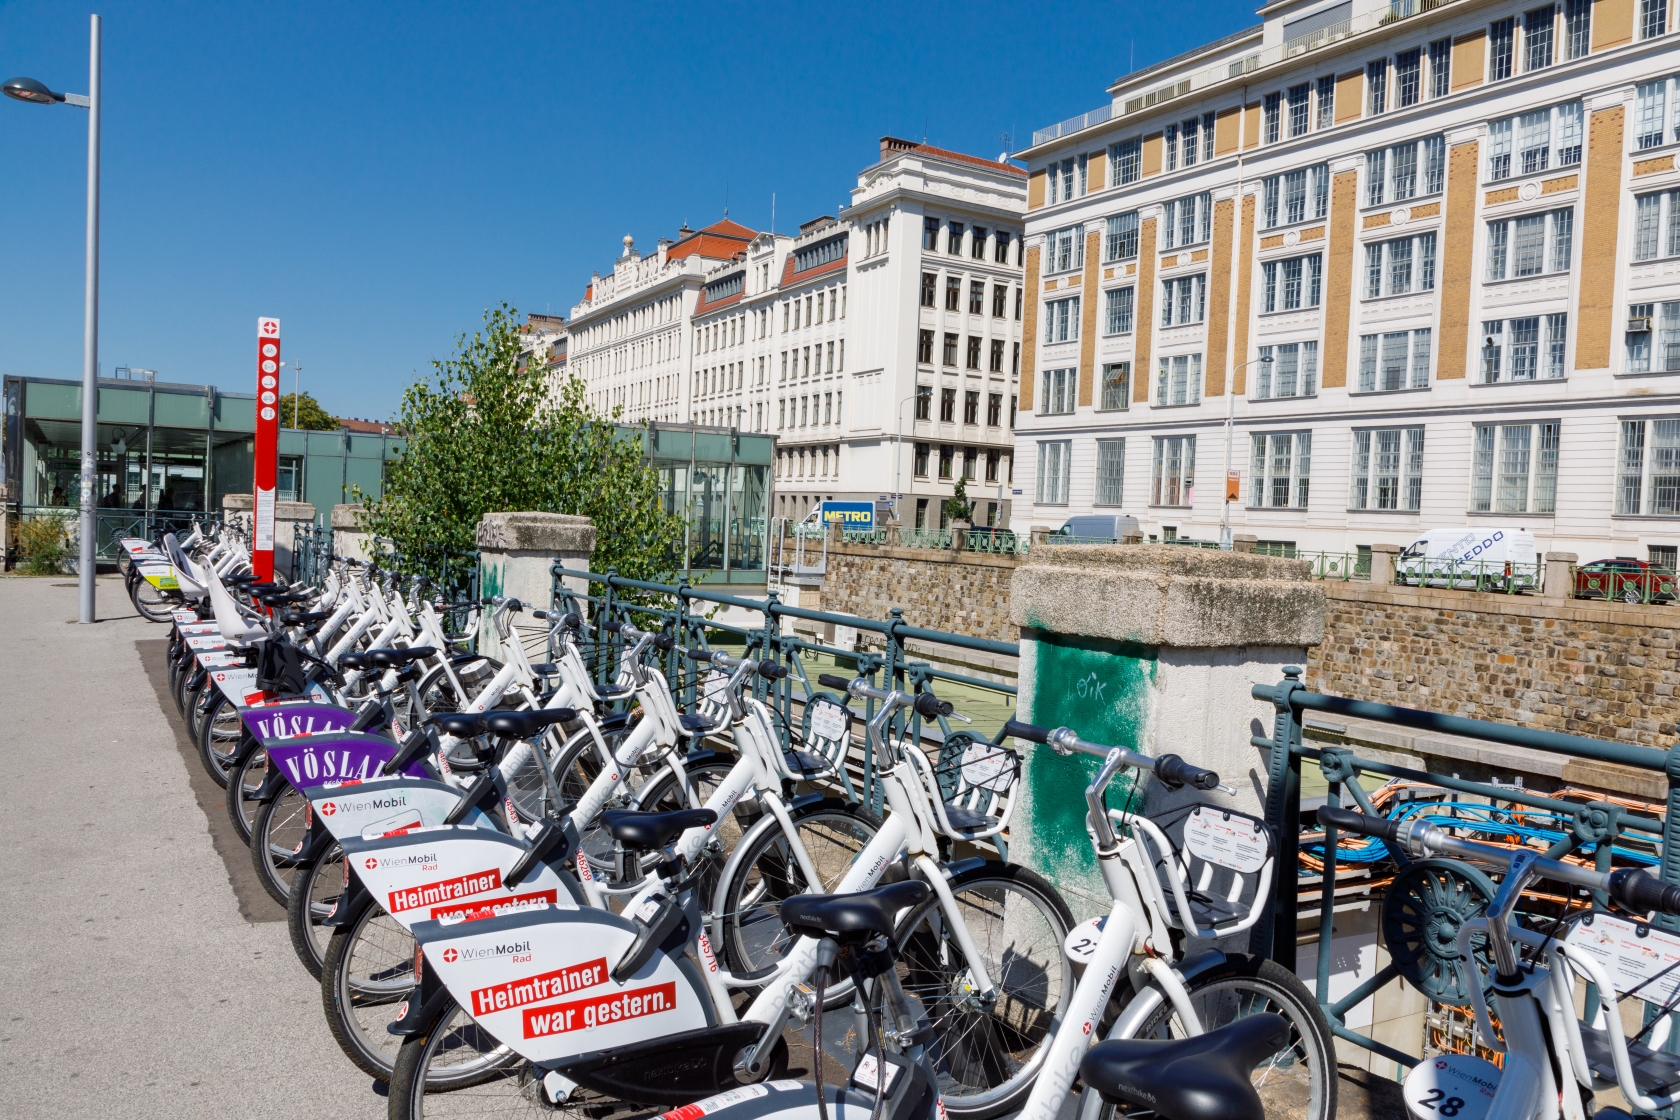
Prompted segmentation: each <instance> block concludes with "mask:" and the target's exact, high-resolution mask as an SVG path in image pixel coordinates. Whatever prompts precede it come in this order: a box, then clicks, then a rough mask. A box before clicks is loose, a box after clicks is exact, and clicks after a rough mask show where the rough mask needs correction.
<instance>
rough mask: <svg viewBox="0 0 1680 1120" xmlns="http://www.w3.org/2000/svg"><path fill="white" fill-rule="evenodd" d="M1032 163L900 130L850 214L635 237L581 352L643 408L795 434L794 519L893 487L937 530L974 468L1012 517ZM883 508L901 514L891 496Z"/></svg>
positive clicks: (588, 318)
mask: <svg viewBox="0 0 1680 1120" xmlns="http://www.w3.org/2000/svg"><path fill="white" fill-rule="evenodd" d="M1025 206H1026V173H1025V172H1024V171H1022V170H1021V169H1020V168H1017V167H1014V166H1011V165H1010V164H1008V163H1005V162H998V161H994V160H987V159H979V158H976V157H973V156H967V155H963V154H961V153H958V152H948V151H944V150H942V149H939V148H934V147H930V146H928V145H925V144H916V143H913V142H911V141H904V140H896V139H893V138H890V137H889V138H885V139H883V140H882V141H881V158H880V160H879V161H878V162H877V163H875V164H873V165H872V166H870V167H867V168H865V169H864V170H863V171H862V172H861V173H860V174H859V176H858V182H857V186H856V187H855V188H854V189H853V191H852V201H851V204H850V205H849V206H847V207H845V208H844V209H843V210H842V212H841V214H840V215H839V216H838V217H831V216H827V215H825V216H823V217H819V218H816V219H813V220H812V221H809V222H806V223H805V224H804V225H802V226H801V227H800V228H799V232H798V233H797V234H796V235H793V236H789V235H786V234H774V233H754V232H753V231H752V230H748V229H746V228H744V227H742V226H739V225H737V224H735V223H733V222H725V223H719V224H718V225H715V226H710V227H708V228H707V229H705V230H701V231H700V232H699V233H695V234H690V233H687V231H684V233H685V234H686V236H682V237H679V239H678V240H677V241H676V242H674V243H668V242H664V241H661V242H660V246H659V250H658V252H657V253H656V254H652V255H649V256H647V257H645V258H643V257H638V256H637V255H636V253H635V250H634V247H633V245H632V243H631V239H629V238H626V239H625V255H624V256H622V257H620V258H619V261H618V263H617V264H616V265H615V266H614V270H613V275H612V276H611V277H601V276H596V277H595V278H594V279H593V280H592V281H591V284H590V287H589V290H588V292H587V293H586V297H585V300H584V302H583V303H580V304H578V305H577V306H576V307H574V308H573V309H572V319H571V324H570V327H571V332H572V342H571V353H570V359H569V360H570V368H571V369H572V370H573V371H574V372H575V373H577V374H578V375H581V376H584V377H586V378H588V387H589V392H590V394H591V398H592V399H593V400H594V401H596V402H597V403H598V404H600V405H602V406H603V407H611V406H613V405H615V404H622V405H623V406H624V409H625V415H626V416H627V417H628V418H630V419H632V420H634V419H640V418H643V417H646V418H648V419H652V420H656V421H683V422H689V423H695V424H701V425H711V426H717V427H721V428H730V427H739V428H743V429H746V430H750V431H759V432H773V433H776V434H777V436H778V454H777V460H776V467H775V482H774V489H775V492H776V497H775V505H774V507H773V510H772V513H773V514H774V515H775V516H784V517H793V518H799V517H803V516H804V515H805V514H806V513H807V512H808V511H809V510H810V509H811V507H812V506H813V505H814V504H815V503H816V502H818V501H822V500H840V501H848V500H849V501H871V502H877V503H892V502H893V501H894V497H893V496H894V495H902V499H901V500H899V501H897V503H896V504H897V507H898V511H899V514H900V517H901V520H902V521H903V522H904V523H905V524H906V525H911V524H915V525H923V524H925V525H928V526H930V527H937V526H938V525H940V524H942V523H943V520H942V518H943V514H942V508H943V502H944V499H945V498H947V497H949V496H950V495H951V493H952V491H953V489H954V488H955V483H956V480H957V479H958V478H959V477H961V478H963V479H965V480H966V481H967V483H968V493H969V496H970V498H971V500H974V501H975V519H976V521H978V522H982V523H989V524H1002V523H1004V522H1005V521H1006V520H1007V517H1008V500H1009V499H1008V497H1007V487H1008V486H1009V479H1010V477H1011V472H1012V470H1013V463H1012V455H1013V449H1014V445H1013V439H1012V436H1011V432H1010V428H1009V424H1010V422H1011V419H1012V417H1013V415H1014V411H1015V406H1016V397H1017V395H1018V390H1017V388H1016V386H1017V385H1018V384H1019V378H1020V361H1021V358H1020V354H1021V328H1022V319H1023V313H1024V312H1023V308H1024V306H1025V295H1024V290H1023V286H1022V256H1021V252H1022V249H1021V216H1022V213H1023V212H1024V210H1025ZM881 512H882V516H886V515H887V513H886V510H885V509H882V511H881Z"/></svg>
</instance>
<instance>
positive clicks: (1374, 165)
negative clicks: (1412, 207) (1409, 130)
mask: <svg viewBox="0 0 1680 1120" xmlns="http://www.w3.org/2000/svg"><path fill="white" fill-rule="evenodd" d="M1446 170H1447V139H1446V137H1445V136H1429V137H1425V138H1424V139H1422V140H1408V141H1406V142H1405V143H1404V144H1396V145H1394V146H1393V147H1392V148H1378V149H1377V150H1376V151H1373V152H1366V153H1365V205H1367V206H1386V205H1389V204H1390V203H1395V202H1404V201H1406V200H1407V199H1408V198H1416V197H1418V196H1420V195H1430V194H1438V193H1440V190H1441V187H1442V184H1443V183H1444V182H1445V179H1446Z"/></svg>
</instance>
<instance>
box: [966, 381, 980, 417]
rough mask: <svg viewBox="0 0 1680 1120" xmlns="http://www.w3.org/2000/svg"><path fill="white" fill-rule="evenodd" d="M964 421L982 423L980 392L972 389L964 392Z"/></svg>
mask: <svg viewBox="0 0 1680 1120" xmlns="http://www.w3.org/2000/svg"><path fill="white" fill-rule="evenodd" d="M963 423H964V424H978V423H980V393H979V391H978V390H974V389H970V390H969V391H968V392H965V393H964V394H963Z"/></svg>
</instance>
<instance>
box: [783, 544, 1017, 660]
mask: <svg viewBox="0 0 1680 1120" xmlns="http://www.w3.org/2000/svg"><path fill="white" fill-rule="evenodd" d="M1016 564H1017V562H1016V559H1015V557H1013V556H992V555H987V554H983V553H976V552H943V551H935V550H933V549H925V548H887V547H884V546H876V545H848V544H840V545H837V544H830V545H829V546H828V571H827V572H826V573H825V574H824V576H823V585H822V601H821V606H820V608H818V609H820V610H825V611H832V612H834V613H835V614H855V615H859V616H861V617H863V618H886V617H887V612H888V611H889V610H891V609H892V608H893V607H903V608H904V621H906V622H908V623H909V624H910V625H912V626H922V627H926V628H927V629H929V630H949V631H952V632H953V633H958V634H969V635H972V636H974V637H977V638H993V639H996V640H997V641H1000V642H1013V641H1015V640H1016V639H1018V638H1019V637H1020V628H1019V627H1017V626H1015V625H1014V624H1013V623H1011V622H1010V621H1009V579H1010V577H1011V576H1013V575H1014V574H1015V568H1016ZM800 605H801V606H805V605H806V600H805V598H804V597H803V596H802V597H801V599H800Z"/></svg>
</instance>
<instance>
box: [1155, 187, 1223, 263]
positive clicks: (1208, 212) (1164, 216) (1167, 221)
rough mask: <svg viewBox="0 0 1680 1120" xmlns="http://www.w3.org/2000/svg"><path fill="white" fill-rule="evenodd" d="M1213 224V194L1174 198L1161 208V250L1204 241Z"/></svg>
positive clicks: (1203, 193)
mask: <svg viewBox="0 0 1680 1120" xmlns="http://www.w3.org/2000/svg"><path fill="white" fill-rule="evenodd" d="M1212 223H1213V193H1212V192H1211V191H1203V192H1202V193H1201V194H1193V195H1190V196H1189V197H1188V198H1175V199H1173V200H1172V201H1171V202H1168V203H1165V204H1164V205H1163V206H1162V207H1161V248H1163V249H1171V248H1174V247H1175V246H1176V247H1180V248H1182V247H1183V246H1186V245H1195V244H1198V243H1199V242H1203V241H1206V240H1207V239H1208V238H1209V237H1210V236H1211V231H1212Z"/></svg>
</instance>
